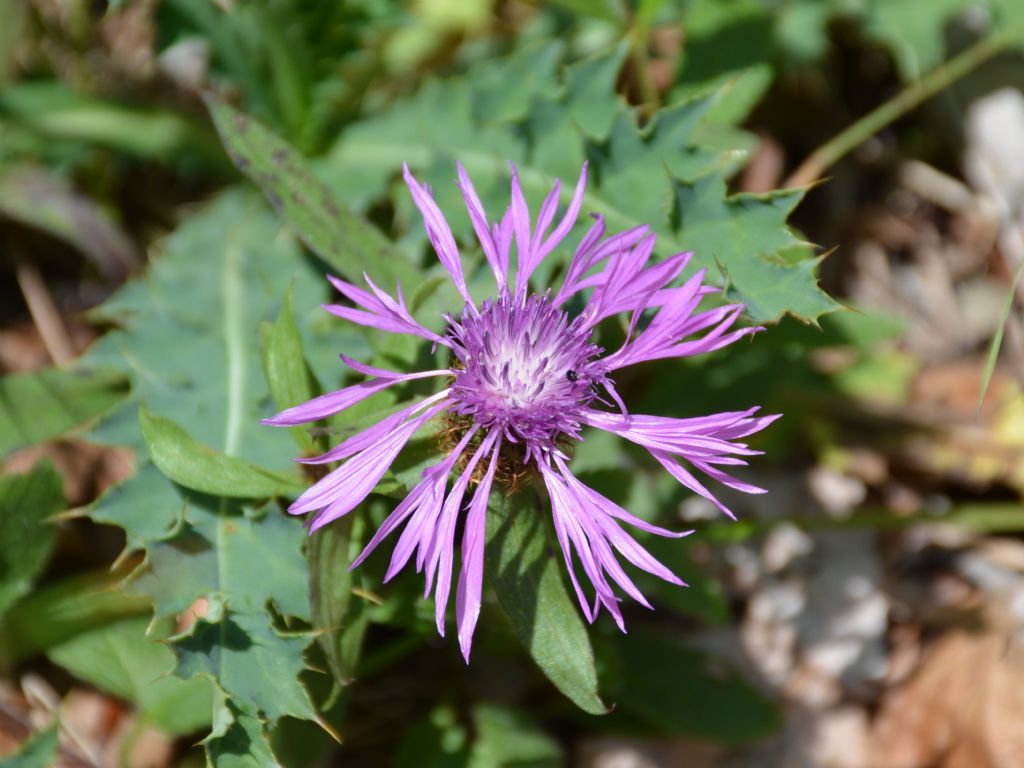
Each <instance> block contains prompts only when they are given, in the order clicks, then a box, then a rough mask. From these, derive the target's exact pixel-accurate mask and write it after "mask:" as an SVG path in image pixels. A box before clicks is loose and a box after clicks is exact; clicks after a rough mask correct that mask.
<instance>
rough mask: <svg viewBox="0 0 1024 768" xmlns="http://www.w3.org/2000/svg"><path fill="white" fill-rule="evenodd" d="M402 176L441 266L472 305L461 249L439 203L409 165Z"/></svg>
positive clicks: (404, 167) (403, 170) (403, 167)
mask: <svg viewBox="0 0 1024 768" xmlns="http://www.w3.org/2000/svg"><path fill="white" fill-rule="evenodd" d="M402 175H403V177H404V178H405V183H406V185H407V186H408V187H409V191H410V192H411V193H412V199H413V202H414V203H415V204H416V207H417V208H419V209H420V213H421V214H422V215H423V225H424V227H425V229H426V230H427V237H428V238H429V239H430V243H431V245H433V246H434V251H435V253H437V257H438V259H439V260H440V261H441V265H442V266H443V267H444V268H445V269H446V270H447V271H448V274H449V275H451V278H452V282H453V283H454V284H455V287H456V289H458V291H459V293H460V294H461V295H462V298H463V299H465V300H466V303H467V304H469V305H472V304H473V299H472V297H470V295H469V289H468V288H467V287H466V279H465V277H463V274H462V260H461V259H460V258H459V249H458V247H457V246H456V245H455V237H454V236H453V235H452V230H451V227H449V226H448V222H447V220H446V219H445V218H444V214H443V213H441V209H440V208H438V207H437V203H435V202H434V198H433V197H431V196H430V193H429V192H427V190H426V189H424V188H423V187H422V186H421V185H420V183H419V182H418V181H416V179H415V178H414V177H413V175H412V172H411V171H410V170H409V166H408V165H405V164H403V165H402Z"/></svg>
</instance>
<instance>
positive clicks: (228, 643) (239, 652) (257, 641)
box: [171, 608, 316, 722]
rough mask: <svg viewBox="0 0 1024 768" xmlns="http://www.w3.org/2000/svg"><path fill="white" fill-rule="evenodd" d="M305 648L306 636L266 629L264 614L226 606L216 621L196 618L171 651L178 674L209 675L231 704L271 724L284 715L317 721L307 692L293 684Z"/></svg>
mask: <svg viewBox="0 0 1024 768" xmlns="http://www.w3.org/2000/svg"><path fill="white" fill-rule="evenodd" d="M307 645H308V638H303V637H286V636H284V635H281V634H278V633H277V632H275V631H274V630H273V629H272V628H269V629H268V627H267V617H266V615H260V614H258V613H248V612H244V613H243V612H235V611H232V610H231V608H227V609H225V610H224V614H223V616H221V617H220V621H217V622H216V623H210V622H208V621H206V620H205V619H200V620H199V621H197V622H196V623H195V625H194V626H193V627H192V631H191V632H190V633H189V634H188V635H187V636H185V637H184V638H181V639H180V640H178V641H177V642H175V643H174V645H172V646H171V647H172V649H173V650H174V653H175V655H176V656H177V657H178V665H177V669H176V674H177V675H179V676H180V677H182V678H184V679H186V680H187V679H189V678H194V677H196V676H206V677H209V678H210V679H211V680H213V681H215V682H216V684H217V685H219V686H220V687H221V688H223V689H224V691H225V692H226V693H227V694H228V695H229V696H230V697H231V698H232V699H233V700H236V701H239V702H242V703H244V704H246V705H251V706H253V707H256V708H257V710H258V711H259V712H260V713H261V715H262V716H263V717H265V718H267V719H268V720H269V721H270V722H276V721H277V720H278V719H279V718H281V717H284V716H285V715H288V716H291V717H298V718H302V719H304V720H313V719H316V712H315V710H314V709H313V705H312V704H311V703H310V701H309V696H308V694H307V693H306V691H305V690H304V689H303V688H302V687H301V686H300V685H298V684H297V683H296V680H297V678H298V676H299V674H300V673H301V672H302V671H303V669H305V662H304V661H303V659H302V651H303V649H305V647H306V646H307Z"/></svg>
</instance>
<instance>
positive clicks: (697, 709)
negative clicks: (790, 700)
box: [608, 631, 780, 744]
mask: <svg viewBox="0 0 1024 768" xmlns="http://www.w3.org/2000/svg"><path fill="white" fill-rule="evenodd" d="M608 650H609V657H610V658H609V659H608V663H609V666H610V674H609V675H608V685H609V693H608V698H609V700H611V701H613V702H614V703H615V707H616V714H615V715H614V716H613V717H620V716H628V717H630V718H635V719H636V720H638V721H640V722H641V723H643V724H645V725H646V726H648V727H649V728H651V729H653V730H654V731H656V732H657V733H661V734H665V735H673V734H686V735H689V736H696V737H698V738H703V739H709V740H712V741H718V742H723V743H727V744H742V743H746V742H750V741H755V740H757V739H760V738H763V737H765V736H767V735H769V734H770V733H771V732H772V731H773V730H775V728H777V727H778V725H779V723H780V717H779V711H778V709H777V707H775V706H774V705H773V704H772V703H771V702H769V701H768V700H766V699H765V698H763V697H762V696H761V694H759V693H758V692H757V691H756V690H755V689H754V688H753V687H752V686H751V685H750V684H749V683H747V682H745V681H744V680H743V679H742V678H740V677H739V676H738V675H737V674H736V673H735V672H731V671H728V670H727V669H726V668H724V667H723V665H722V663H721V662H720V661H719V662H715V661H712V660H711V659H710V658H709V657H708V656H707V655H705V654H703V653H701V652H699V651H694V650H690V649H687V648H684V647H683V646H681V645H680V644H679V643H678V642H677V641H676V640H675V639H672V638H669V637H662V636H658V635H653V634H649V633H647V632H643V631H639V632H637V631H634V632H631V633H630V634H629V635H628V636H626V635H615V636H612V637H610V638H609V639H608Z"/></svg>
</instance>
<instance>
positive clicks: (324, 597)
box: [308, 513, 369, 685]
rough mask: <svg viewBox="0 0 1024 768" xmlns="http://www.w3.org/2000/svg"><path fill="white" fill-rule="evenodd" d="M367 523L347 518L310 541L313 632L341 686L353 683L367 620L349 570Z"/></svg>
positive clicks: (357, 553) (355, 518)
mask: <svg viewBox="0 0 1024 768" xmlns="http://www.w3.org/2000/svg"><path fill="white" fill-rule="evenodd" d="M363 528H364V525H363V520H362V517H361V516H360V515H359V514H358V513H352V514H349V515H346V516H345V517H344V518H343V519H341V520H338V521H336V522H334V523H332V524H331V525H328V526H326V527H325V528H323V529H322V530H320V531H317V534H316V535H315V536H312V537H311V538H310V540H309V554H308V560H309V593H310V608H311V613H312V618H313V629H314V630H315V631H316V632H317V633H318V634H317V640H318V642H319V643H320V646H321V647H322V648H323V650H324V655H326V656H327V664H328V666H329V667H330V670H331V674H332V675H334V679H335V681H336V682H337V683H338V684H339V685H347V684H348V683H350V682H351V681H352V677H353V674H354V672H355V665H356V662H357V661H358V659H359V655H360V652H361V651H362V641H363V635H364V633H365V631H366V627H367V624H368V621H369V615H368V613H367V612H366V610H365V607H366V600H365V599H364V598H361V597H356V596H354V595H353V594H352V589H353V587H355V586H356V576H355V574H353V573H352V572H351V571H350V570H349V565H350V564H351V563H352V561H353V560H355V558H356V557H357V556H358V555H359V552H360V550H361V546H362V539H363Z"/></svg>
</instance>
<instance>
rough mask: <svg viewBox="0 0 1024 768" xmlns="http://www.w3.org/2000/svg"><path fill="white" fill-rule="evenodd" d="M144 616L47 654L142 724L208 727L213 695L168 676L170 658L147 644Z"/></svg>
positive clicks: (183, 729) (177, 729)
mask: <svg viewBox="0 0 1024 768" xmlns="http://www.w3.org/2000/svg"><path fill="white" fill-rule="evenodd" d="M147 624H148V619H146V618H145V617H141V616H140V617H138V618H131V619H125V620H123V621H118V622H116V623H113V624H108V625H106V626H103V627H98V628H96V629H93V630H89V631H86V632H83V633H81V634H79V635H76V636H75V637H72V638H70V639H69V640H67V641H65V642H63V643H60V644H59V645H56V646H54V647H53V648H50V649H49V651H48V652H47V656H48V657H49V659H50V661H52V662H54V663H55V664H59V665H60V666H62V667H64V669H66V670H68V671H69V672H70V673H71V674H73V675H75V676H76V677H78V678H80V679H82V680H85V681H86V682H89V683H92V684H93V685H95V686H96V687H97V688H99V689H100V690H103V691H106V692H107V693H112V694H114V695H115V696H120V697H122V698H124V699H127V700H128V701H130V702H132V703H133V704H135V706H136V707H137V708H138V711H139V715H140V716H141V717H142V719H143V720H145V721H146V722H148V723H150V724H151V725H154V726H156V727H157V728H160V729H162V730H165V731H168V732H170V733H180V734H186V733H192V732H194V731H197V730H199V729H201V728H203V727H208V726H209V725H210V702H211V701H212V698H213V693H212V691H211V689H210V684H209V682H208V681H206V680H187V681H186V680H180V679H178V678H176V677H171V676H170V674H169V673H170V671H171V668H172V667H173V666H174V654H173V653H171V651H170V650H169V649H168V648H167V647H166V646H165V645H162V644H160V643H155V642H153V641H151V640H147V639H146V637H145V635H146V625H147Z"/></svg>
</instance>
